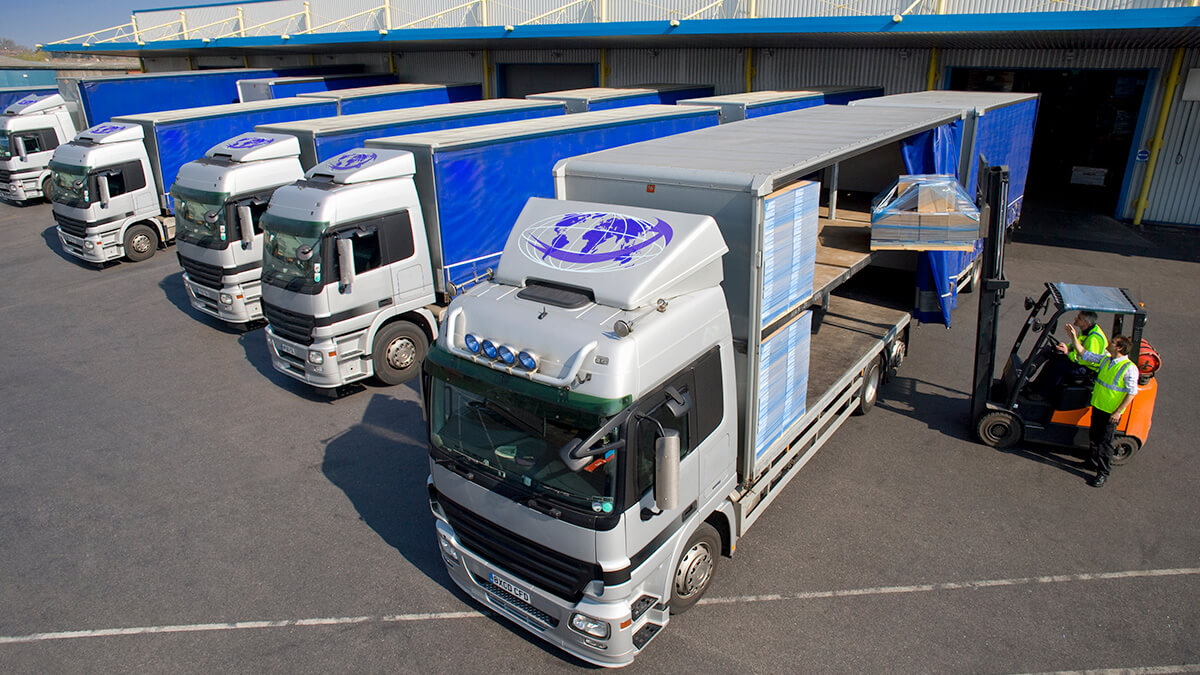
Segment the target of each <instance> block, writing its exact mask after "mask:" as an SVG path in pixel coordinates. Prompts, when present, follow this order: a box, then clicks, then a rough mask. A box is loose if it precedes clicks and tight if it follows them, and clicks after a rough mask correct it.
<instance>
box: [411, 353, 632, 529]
mask: <svg viewBox="0 0 1200 675" xmlns="http://www.w3.org/2000/svg"><path fill="white" fill-rule="evenodd" d="M427 363H428V362H427ZM441 374H443V375H444V374H445V373H444V372H443V373H441ZM535 386H540V385H535ZM429 406H430V417H429V424H430V438H431V439H432V441H433V444H434V446H435V447H437V448H438V449H440V450H442V451H444V452H446V453H449V454H450V455H451V456H456V457H459V458H461V459H465V460H466V462H465V463H466V464H468V465H469V466H471V467H472V469H474V470H482V471H485V472H487V473H489V474H491V475H492V476H494V477H497V478H500V479H501V480H503V481H505V482H508V483H510V484H513V485H515V486H518V487H519V488H522V489H524V490H526V491H529V492H530V493H531V494H533V495H536V496H537V497H539V498H544V499H547V500H550V501H554V502H557V503H559V504H563V505H565V506H568V507H570V508H573V509H577V510H581V511H585V512H592V513H595V514H598V515H607V514H610V513H612V511H613V504H614V502H615V500H616V497H617V495H616V489H617V484H618V478H617V474H618V467H619V465H620V462H617V461H612V460H614V459H615V458H616V455H615V453H612V454H610V455H609V456H607V457H600V458H597V460H596V461H594V462H592V463H591V464H589V465H588V467H587V468H585V469H584V470H582V471H579V472H575V471H571V470H570V469H568V468H567V466H566V465H565V464H563V462H562V460H561V459H559V456H558V450H559V448H561V447H562V446H563V445H564V444H566V443H567V442H568V441H570V440H571V439H573V438H576V437H578V438H585V437H587V436H588V435H590V434H591V432H592V431H594V430H596V429H597V428H599V427H600V425H601V424H603V422H604V417H602V416H600V415H597V414H595V413H591V412H586V411H582V410H577V409H573V408H571V407H567V406H562V405H556V404H552V403H548V402H546V401H543V400H540V399H537V398H532V397H530V396H526V395H523V394H521V393H518V392H516V391H514V390H512V389H509V388H505V387H501V386H497V385H494V384H489V383H487V382H483V381H479V380H473V379H470V378H466V377H461V376H457V374H456V376H455V377H454V383H453V384H451V383H449V382H447V381H446V380H444V379H442V378H440V377H439V376H438V374H437V373H435V374H434V375H433V379H432V389H431V390H430V402H429ZM614 440H616V432H614V434H613V438H609V439H604V441H603V442H612V441H614Z"/></svg>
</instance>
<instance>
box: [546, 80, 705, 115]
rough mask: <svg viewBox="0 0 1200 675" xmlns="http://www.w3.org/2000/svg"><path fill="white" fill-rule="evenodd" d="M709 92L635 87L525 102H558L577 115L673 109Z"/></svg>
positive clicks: (674, 86) (691, 88)
mask: <svg viewBox="0 0 1200 675" xmlns="http://www.w3.org/2000/svg"><path fill="white" fill-rule="evenodd" d="M712 95H713V88H712V87H711V86H708V85H700V84H638V85H634V86H631V87H622V88H614V87H588V88H586V89H567V90H565V91H548V92H545V93H542V94H530V95H528V96H526V97H525V98H532V99H538V100H540V101H562V102H563V103H566V104H567V112H569V113H579V112H587V111H589V110H611V109H612V108H627V107H629V106H634V105H650V104H655V103H660V104H662V105H674V104H676V103H678V102H679V101H682V100H684V99H688V98H700V97H701V96H712Z"/></svg>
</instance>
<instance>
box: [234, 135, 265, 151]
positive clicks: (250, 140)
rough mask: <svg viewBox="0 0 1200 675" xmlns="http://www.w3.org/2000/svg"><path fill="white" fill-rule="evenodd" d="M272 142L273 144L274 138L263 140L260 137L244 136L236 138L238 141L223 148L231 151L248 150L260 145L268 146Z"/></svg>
mask: <svg viewBox="0 0 1200 675" xmlns="http://www.w3.org/2000/svg"><path fill="white" fill-rule="evenodd" d="M274 142H275V139H274V138H264V137H262V136H245V137H243V138H238V139H236V140H234V141H233V142H232V143H230V144H228V145H226V146H225V147H227V148H231V149H233V150H248V149H250V148H257V147H258V146H260V145H270V144H272V143H274Z"/></svg>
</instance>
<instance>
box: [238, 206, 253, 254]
mask: <svg viewBox="0 0 1200 675" xmlns="http://www.w3.org/2000/svg"><path fill="white" fill-rule="evenodd" d="M237 219H238V228H239V230H240V231H241V233H242V250H243V251H245V250H248V249H249V248H250V246H251V245H253V244H254V219H253V218H252V217H251V216H250V207H249V206H247V205H245V204H243V205H242V206H239V207H237Z"/></svg>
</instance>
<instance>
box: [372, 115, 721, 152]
mask: <svg viewBox="0 0 1200 675" xmlns="http://www.w3.org/2000/svg"><path fill="white" fill-rule="evenodd" d="M715 114H716V108H702V107H698V106H676V105H657V104H655V105H635V106H630V107H628V108H616V109H614V110H599V111H595V112H584V113H575V114H573V115H558V116H555V117H541V118H538V119H532V120H517V121H515V122H500V123H498V124H484V125H481V126H476V127H462V128H459V129H444V130H441V131H427V132H423V133H419V134H406V135H402V136H388V137H385V138H374V139H371V140H369V141H367V143H366V145H367V147H370V148H390V147H400V148H403V147H411V146H422V147H429V148H439V149H445V148H452V147H457V148H462V147H469V146H471V145H476V144H481V143H487V142H491V141H495V140H498V139H515V138H522V137H527V136H542V135H547V134H554V133H558V132H563V131H572V130H577V129H588V128H599V127H606V126H613V125H616V124H621V123H625V122H631V121H636V120H651V119H662V118H667V117H690V116H695V115H715Z"/></svg>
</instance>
